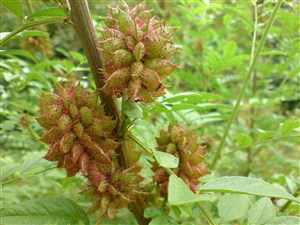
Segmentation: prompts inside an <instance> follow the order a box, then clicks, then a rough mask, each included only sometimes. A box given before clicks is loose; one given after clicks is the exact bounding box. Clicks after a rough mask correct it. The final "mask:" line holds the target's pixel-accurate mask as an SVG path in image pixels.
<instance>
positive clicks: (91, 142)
mask: <svg viewBox="0 0 300 225" xmlns="http://www.w3.org/2000/svg"><path fill="white" fill-rule="evenodd" d="M39 106H40V112H39V117H38V118H37V120H38V122H39V123H40V125H41V126H42V127H44V128H45V131H44V134H43V135H42V138H41V139H42V141H43V142H45V143H47V144H48V145H49V151H48V153H47V155H46V156H45V158H46V159H48V160H50V161H57V162H58V164H57V165H58V167H61V168H64V169H65V170H66V172H67V175H68V176H74V175H75V174H76V173H77V172H79V171H80V172H81V174H82V175H84V176H86V177H87V178H88V181H89V190H91V192H92V193H94V194H95V198H96V199H99V201H97V202H99V204H100V205H99V207H100V209H101V212H102V213H103V215H106V216H109V217H113V216H114V214H115V212H116V210H117V209H118V208H121V207H124V206H125V205H126V204H128V203H129V202H130V201H132V200H133V199H134V197H135V196H136V195H137V194H138V193H139V187H140V183H141V180H142V177H141V176H140V175H139V173H138V172H139V170H140V168H139V167H138V166H136V165H133V167H132V168H130V169H125V170H124V169H122V168H121V167H120V166H119V165H118V163H117V162H115V161H116V160H115V158H116V157H115V156H116V149H117V147H118V146H119V145H120V144H119V141H118V138H117V135H116V132H115V127H116V121H115V120H113V119H112V118H111V117H109V116H107V115H106V114H105V112H104V109H103V106H102V105H101V104H100V101H99V99H98V97H97V95H95V94H93V93H90V92H89V91H87V90H85V89H83V88H82V87H80V86H79V85H74V84H71V85H61V84H59V85H58V86H57V88H56V89H55V91H54V92H53V93H44V94H42V95H41V98H40V105H39Z"/></svg>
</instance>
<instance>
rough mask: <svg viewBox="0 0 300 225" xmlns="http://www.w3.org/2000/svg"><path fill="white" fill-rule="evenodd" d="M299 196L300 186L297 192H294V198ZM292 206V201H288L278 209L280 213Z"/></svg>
mask: <svg viewBox="0 0 300 225" xmlns="http://www.w3.org/2000/svg"><path fill="white" fill-rule="evenodd" d="M299 194H300V186H299V187H298V188H297V190H296V191H295V194H294V197H295V198H297V197H298V195H299ZM291 204H292V201H291V200H289V201H287V202H286V203H285V204H284V205H283V206H282V207H281V208H280V210H279V211H280V212H284V211H285V210H286V209H287V208H288V207H289V206H290V205H291Z"/></svg>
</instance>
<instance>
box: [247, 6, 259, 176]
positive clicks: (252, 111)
mask: <svg viewBox="0 0 300 225" xmlns="http://www.w3.org/2000/svg"><path fill="white" fill-rule="evenodd" d="M257 7H258V6H257V2H254V5H253V9H254V13H253V14H254V15H253V20H254V27H253V37H252V47H251V59H250V64H249V66H250V65H251V64H252V62H253V60H254V54H255V47H256V39H257V25H258V10H257ZM255 94H256V71H255V70H253V75H252V96H254V95H255ZM254 126H255V106H252V105H251V108H250V125H249V129H250V135H251V138H252V139H253V140H254V138H255V135H254V132H253V129H254ZM252 161H253V154H252V147H251V146H250V147H248V148H247V169H246V173H245V175H247V176H248V175H249V174H250V172H251V165H252Z"/></svg>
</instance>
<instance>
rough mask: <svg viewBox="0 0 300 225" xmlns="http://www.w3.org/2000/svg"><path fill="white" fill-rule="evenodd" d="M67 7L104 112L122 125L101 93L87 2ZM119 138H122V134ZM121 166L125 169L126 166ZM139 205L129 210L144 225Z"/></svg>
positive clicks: (79, 0) (74, 2) (100, 63)
mask: <svg viewBox="0 0 300 225" xmlns="http://www.w3.org/2000/svg"><path fill="white" fill-rule="evenodd" d="M69 5H70V8H71V21H72V23H73V26H74V29H75V31H76V33H77V35H78V37H79V39H80V41H81V44H82V47H83V49H84V52H85V54H86V57H87V59H88V62H89V65H90V68H91V71H92V73H93V76H94V80H95V83H96V86H97V89H98V93H99V95H100V98H101V100H102V103H103V104H104V105H105V109H106V112H107V113H109V114H110V115H112V116H114V118H115V119H117V121H118V123H122V121H121V118H120V113H119V111H118V109H117V107H116V104H115V101H114V99H113V98H112V97H111V96H109V95H107V94H105V93H104V92H103V91H102V87H103V85H104V76H103V73H102V72H101V71H103V59H102V57H101V53H100V51H99V46H97V39H96V32H95V28H94V26H93V24H92V18H91V14H90V11H89V7H88V2H87V0H71V1H69ZM118 127H122V124H119V125H118ZM120 136H122V134H121V135H120ZM121 153H122V152H121ZM120 157H122V159H120V162H125V160H124V156H123V155H122V154H120ZM122 166H123V167H126V165H122ZM139 205H140V203H138V202H135V203H133V204H132V205H131V206H130V210H131V212H132V213H133V214H134V216H135V218H136V219H137V221H138V222H139V224H140V225H146V224H148V221H147V220H146V219H145V218H144V216H143V213H144V212H143V210H142V208H141V207H140V206H139Z"/></svg>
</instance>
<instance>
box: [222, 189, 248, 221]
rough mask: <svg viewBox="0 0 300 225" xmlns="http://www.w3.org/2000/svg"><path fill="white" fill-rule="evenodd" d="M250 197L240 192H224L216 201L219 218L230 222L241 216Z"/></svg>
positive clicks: (246, 207) (245, 212)
mask: <svg viewBox="0 0 300 225" xmlns="http://www.w3.org/2000/svg"><path fill="white" fill-rule="evenodd" d="M249 205H250V199H249V197H248V196H246V195H241V194H225V195H224V196H222V197H221V198H220V200H219V202H218V212H219V216H220V217H221V220H222V221H224V222H230V221H233V220H238V219H241V218H243V217H244V216H245V215H246V214H247V212H248V209H249Z"/></svg>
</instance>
